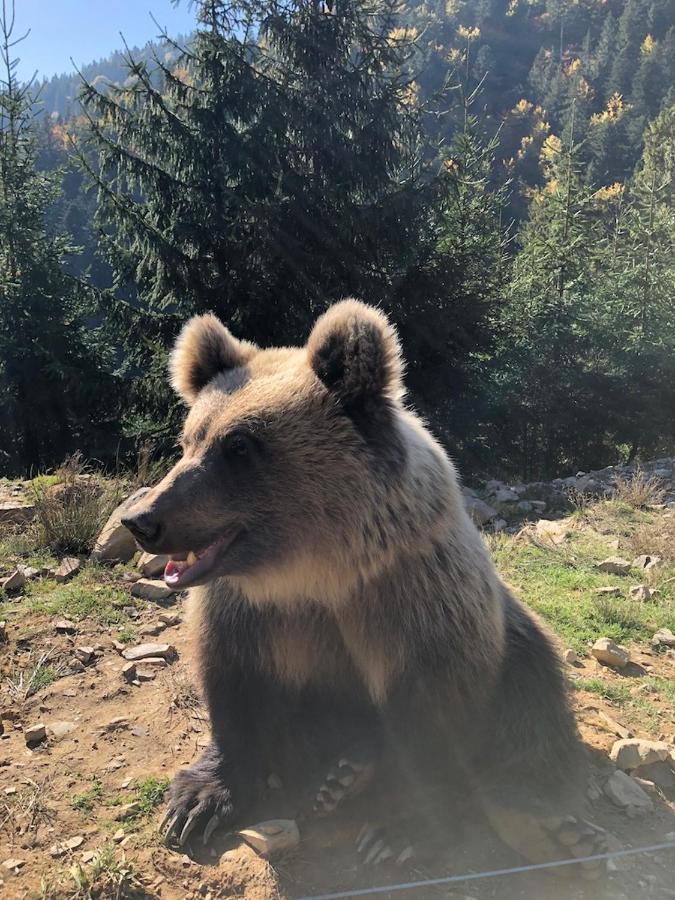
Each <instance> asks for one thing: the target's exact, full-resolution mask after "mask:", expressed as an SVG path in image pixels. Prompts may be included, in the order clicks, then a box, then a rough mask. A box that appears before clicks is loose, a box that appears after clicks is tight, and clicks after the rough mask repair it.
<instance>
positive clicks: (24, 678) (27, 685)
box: [7, 650, 67, 700]
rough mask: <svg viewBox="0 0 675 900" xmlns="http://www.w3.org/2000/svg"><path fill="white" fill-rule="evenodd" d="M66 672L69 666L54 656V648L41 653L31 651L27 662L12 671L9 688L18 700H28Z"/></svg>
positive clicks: (9, 677) (8, 678)
mask: <svg viewBox="0 0 675 900" xmlns="http://www.w3.org/2000/svg"><path fill="white" fill-rule="evenodd" d="M66 673H67V667H66V666H65V665H64V663H63V662H61V661H60V660H58V659H56V658H55V657H54V652H53V651H52V650H48V651H47V652H46V653H40V654H34V653H31V654H30V656H29V659H28V662H27V664H23V665H22V666H21V667H18V668H15V669H12V670H11V671H10V673H9V676H8V677H7V689H8V691H9V693H10V694H12V695H13V696H14V697H15V698H17V699H18V700H27V699H28V698H29V697H32V696H33V694H36V693H37V692H38V691H40V690H42V688H46V687H48V686H49V685H50V684H53V682H55V681H57V680H58V679H59V678H62V677H63V676H64V675H65V674H66Z"/></svg>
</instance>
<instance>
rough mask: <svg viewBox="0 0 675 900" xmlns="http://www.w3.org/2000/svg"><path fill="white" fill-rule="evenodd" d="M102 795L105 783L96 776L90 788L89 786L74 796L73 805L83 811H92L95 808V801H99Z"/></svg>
mask: <svg viewBox="0 0 675 900" xmlns="http://www.w3.org/2000/svg"><path fill="white" fill-rule="evenodd" d="M102 797H103V785H102V784H101V782H100V781H99V780H98V778H96V779H94V783H93V784H92V786H91V787H90V788H87V790H86V791H82V793H81V794H76V795H75V796H74V797H73V799H72V802H71V806H72V807H73V809H79V810H80V811H81V812H87V813H90V812H91V811H92V810H93V808H94V803H96V802H99V801H100V800H101V798H102Z"/></svg>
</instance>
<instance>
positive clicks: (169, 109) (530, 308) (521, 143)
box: [0, 0, 675, 479]
mask: <svg viewBox="0 0 675 900" xmlns="http://www.w3.org/2000/svg"><path fill="white" fill-rule="evenodd" d="M195 13H196V16H197V17H198V20H197V21H196V23H195V26H196V30H195V33H194V35H193V36H192V37H191V38H190V39H189V40H180V41H176V42H173V43H172V42H167V41H164V42H160V43H159V44H157V45H156V46H149V47H147V48H144V49H143V50H139V51H137V50H132V51H130V52H127V53H125V54H123V55H122V54H115V55H113V56H112V57H110V58H109V59H108V60H103V61H101V62H99V63H94V64H92V66H89V67H86V68H85V69H84V71H83V73H82V76H83V77H82V81H81V88H80V90H81V98H82V106H81V107H78V108H75V107H74V106H73V105H71V101H70V100H69V99H68V98H69V97H72V95H73V92H74V81H73V78H72V77H71V76H60V77H55V78H52V79H51V80H50V81H48V82H46V83H45V84H44V85H43V86H42V90H41V93H40V99H39V102H40V103H42V105H43V107H42V108H43V110H44V114H43V115H40V116H38V117H37V118H36V117H34V116H33V115H32V114H33V112H34V109H35V98H34V95H35V86H31V87H30V88H29V89H25V88H24V87H22V86H21V85H20V84H18V83H17V81H16V79H15V76H14V74H13V69H12V68H11V65H9V66H6V69H7V71H6V73H5V75H4V79H3V84H2V86H1V87H0V116H1V117H2V122H1V123H0V141H2V143H1V145H0V163H1V165H0V237H1V238H2V241H1V245H0V291H1V292H2V298H1V299H2V306H1V307H0V357H1V363H2V369H1V370H0V379H1V380H0V408H1V409H2V414H3V418H4V420H5V422H7V423H8V427H7V428H6V429H5V431H4V433H3V435H2V437H1V438H0V453H1V454H2V457H1V459H0V466H2V467H3V468H5V469H6V471H8V472H19V471H25V470H27V469H30V468H31V467H33V468H35V467H44V466H50V465H54V464H56V463H58V462H60V460H61V459H62V458H63V456H64V455H65V454H66V453H68V452H72V451H74V450H76V449H80V450H82V451H83V452H84V453H85V454H86V455H87V456H93V457H96V458H98V459H100V460H101V461H102V462H104V463H105V464H108V465H110V464H112V463H113V462H114V461H115V460H116V459H118V458H122V459H123V458H125V457H128V456H131V455H133V454H134V452H136V450H137V448H138V446H139V444H141V443H150V444H152V445H153V446H154V447H155V448H156V451H157V452H158V453H165V452H168V451H169V450H170V448H172V446H173V442H174V439H175V432H176V427H177V422H178V421H179V411H178V410H177V408H176V405H175V402H174V400H173V398H172V397H171V395H170V393H169V391H168V388H167V386H166V383H165V382H166V378H165V361H166V352H167V348H168V347H169V346H170V343H171V341H172V339H173V337H174V336H175V334H176V333H177V331H178V328H179V326H180V323H181V322H182V321H183V320H184V319H185V318H186V317H188V316H189V315H191V314H193V313H195V312H201V311H204V310H207V309H212V310H214V311H215V312H216V313H218V314H219V315H221V316H222V317H223V319H224V320H226V321H228V322H229V323H231V326H232V328H233V330H235V331H236V332H238V333H239V334H241V335H242V336H244V337H247V338H249V339H253V340H257V341H259V342H261V343H281V342H293V343H298V342H301V341H303V340H304V339H305V337H306V335H307V332H308V328H309V324H310V322H311V321H312V319H313V318H314V317H315V316H316V314H317V313H319V312H320V311H321V310H323V309H324V308H325V307H326V305H327V304H329V303H330V302H332V301H333V300H335V299H338V298H339V297H342V296H344V295H347V294H356V295H359V296H361V297H363V298H364V299H366V300H369V301H370V302H373V303H377V304H379V305H381V306H382V307H384V308H385V309H387V311H388V312H389V313H390V314H391V315H392V317H393V318H394V320H395V321H396V323H397V325H398V327H399V329H400V331H401V334H402V338H403V342H404V345H405V348H406V353H407V355H408V377H407V381H408V385H409V387H410V391H411V397H412V401H413V402H414V403H415V404H416V405H417V406H418V407H419V408H421V409H422V410H423V411H424V413H425V414H426V415H427V417H428V418H429V419H430V420H431V422H432V424H433V427H434V429H435V430H436V432H437V433H438V434H439V436H440V437H441V438H442V439H443V440H444V441H445V443H446V444H447V446H448V447H449V449H450V450H451V451H452V453H453V454H454V455H455V457H456V458H457V459H458V460H459V462H460V463H461V466H462V468H463V470H464V472H465V473H466V474H467V476H469V477H477V478H478V477H481V476H482V475H483V474H488V473H489V474H499V473H505V474H506V473H512V474H516V475H520V476H522V477H525V478H528V479H532V478H535V477H540V476H544V475H547V474H552V473H559V472H563V471H565V470H567V471H576V469H579V468H581V469H586V468H593V467H599V466H602V465H604V464H607V463H611V462H615V461H618V460H619V459H626V458H628V457H630V458H639V457H640V455H641V454H646V455H653V454H654V453H656V452H658V451H660V450H666V449H672V446H673V443H674V442H675V352H674V351H675V253H674V246H673V244H674V238H675V212H674V209H673V169H674V168H675V162H674V160H675V86H674V85H675V79H674V78H673V74H674V72H673V70H674V68H675V3H674V2H673V0H670V2H667V0H656V2H654V0H615V2H613V0H610V2H596V0H586V2H581V3H570V2H566V0H555V2H549V3H523V2H519V0H511V2H501V0H499V2H497V0H493V2H490V0H473V2H464V3H462V2H460V0H448V2H447V3H442V2H436V3H420V4H413V3H409V4H407V5H405V4H396V3H395V2H393V0H377V2H376V3H375V4H372V3H368V4H366V3H364V2H363V0H341V2H331V3H325V4H324V3H316V2H311V3H310V2H306V0H296V2H294V3H291V4H289V5H288V6H286V7H284V9H283V10H280V9H279V7H278V6H277V5H276V4H273V3H270V2H268V0H256V2H254V3H253V4H251V3H249V2H246V3H244V2H242V0H230V2H225V3H224V2H209V3H206V2H199V3H197V4H195ZM111 15H113V14H112V13H111ZM115 32H116V30H115V27H114V24H111V35H114V34H115ZM10 38H11V36H10V35H6V40H5V56H6V57H7V63H8V64H9V63H10V58H11V55H12V50H11V48H10V46H9V45H10V43H11V41H10ZM29 39H30V38H29ZM111 40H112V38H111ZM17 323H19V324H18V325H17Z"/></svg>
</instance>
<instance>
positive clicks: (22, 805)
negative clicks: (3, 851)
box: [0, 777, 55, 841]
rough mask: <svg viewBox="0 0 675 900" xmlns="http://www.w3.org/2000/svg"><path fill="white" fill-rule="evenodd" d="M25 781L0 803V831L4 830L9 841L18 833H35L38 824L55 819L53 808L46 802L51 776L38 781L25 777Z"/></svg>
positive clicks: (45, 823) (46, 823) (48, 823)
mask: <svg viewBox="0 0 675 900" xmlns="http://www.w3.org/2000/svg"><path fill="white" fill-rule="evenodd" d="M25 781H26V785H25V786H24V787H23V788H21V789H20V790H19V791H17V793H16V794H13V795H10V796H9V797H6V798H5V799H4V800H3V802H2V804H0V833H1V832H4V833H5V834H6V835H7V836H8V839H9V840H10V841H13V840H14V839H15V838H16V836H17V835H18V834H27V833H31V834H33V835H35V834H36V833H37V830H38V828H39V827H40V825H50V824H52V823H53V821H54V819H55V813H54V810H53V809H52V808H51V807H50V806H49V805H48V804H47V802H46V797H48V796H49V795H50V792H51V778H50V777H47V778H44V779H43V780H42V781H40V782H37V781H33V780H32V779H29V778H26V779H25Z"/></svg>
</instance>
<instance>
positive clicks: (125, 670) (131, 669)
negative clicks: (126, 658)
mask: <svg viewBox="0 0 675 900" xmlns="http://www.w3.org/2000/svg"><path fill="white" fill-rule="evenodd" d="M121 675H122V678H124V680H125V681H133V680H134V679H135V678H136V663H133V662H129V663H127V664H126V665H125V666H122V672H121Z"/></svg>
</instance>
